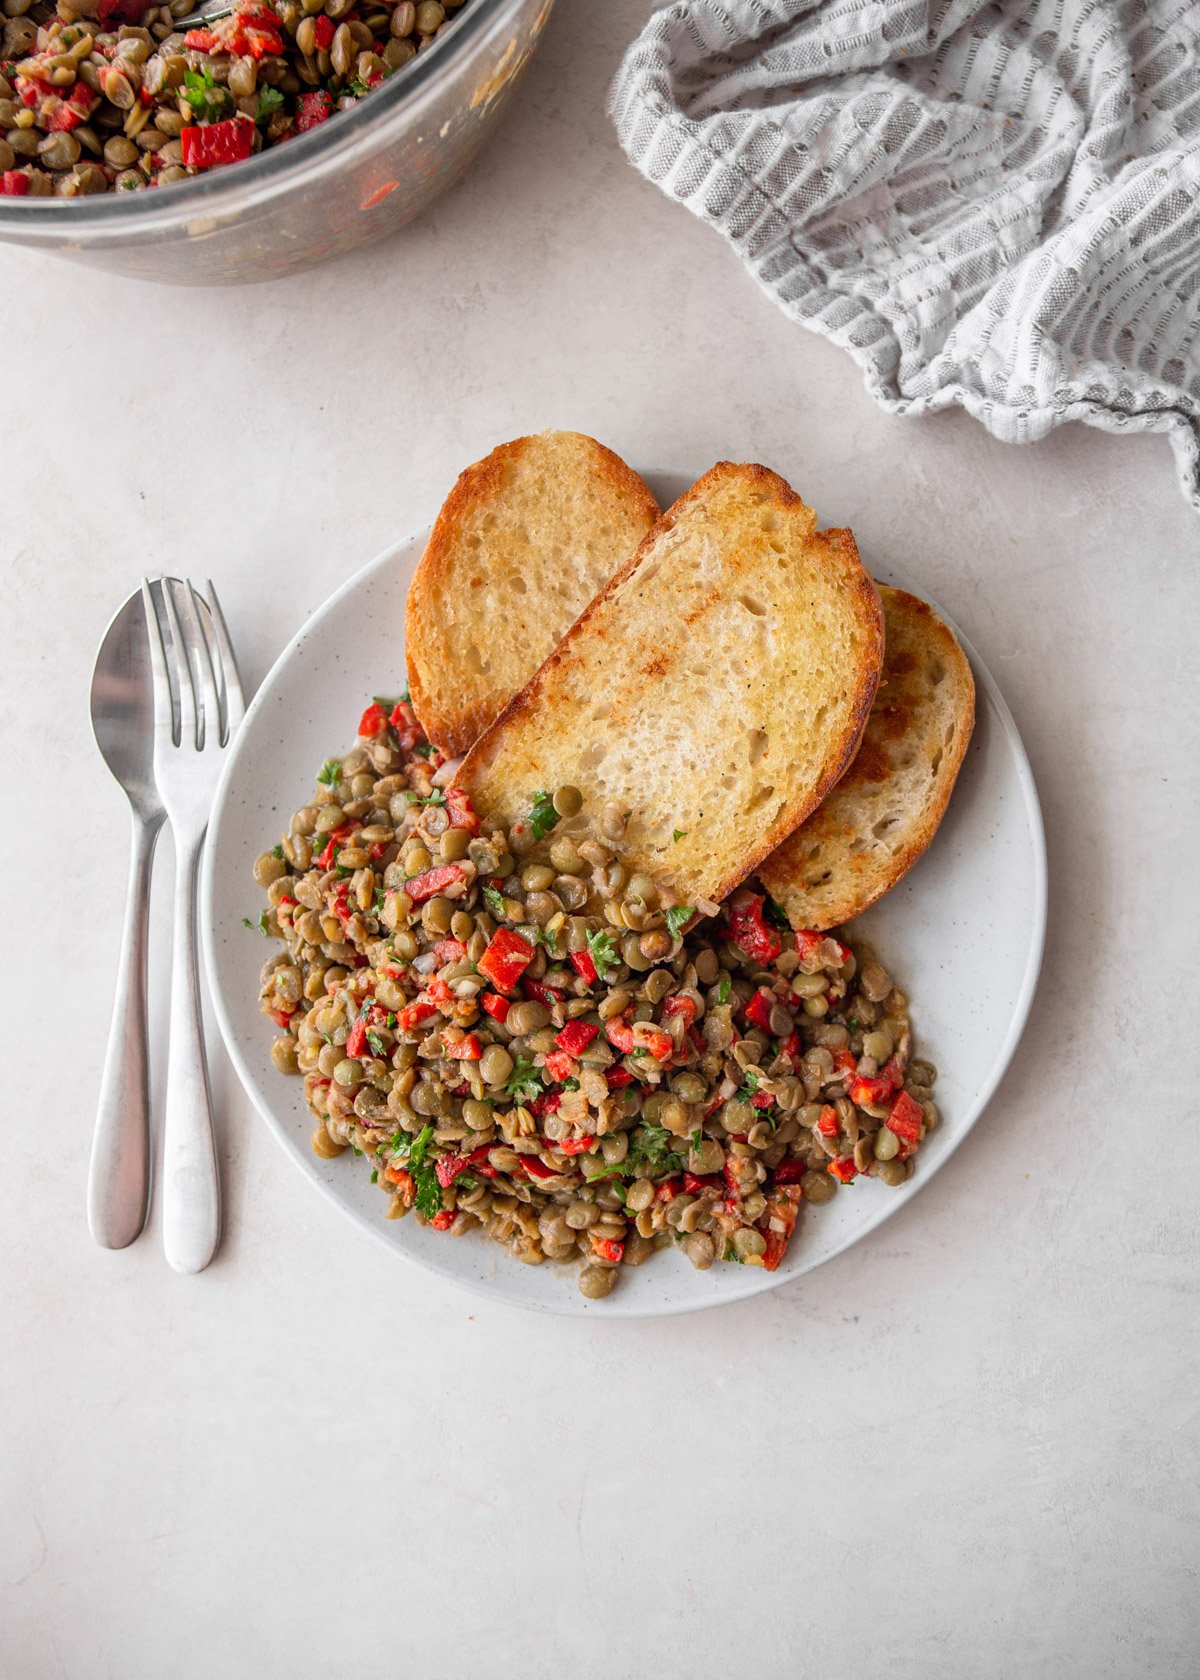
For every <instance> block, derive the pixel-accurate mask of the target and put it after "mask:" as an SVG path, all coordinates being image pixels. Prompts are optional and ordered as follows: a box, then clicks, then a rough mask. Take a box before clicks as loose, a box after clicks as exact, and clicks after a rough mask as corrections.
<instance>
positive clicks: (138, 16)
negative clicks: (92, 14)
mask: <svg viewBox="0 0 1200 1680" xmlns="http://www.w3.org/2000/svg"><path fill="white" fill-rule="evenodd" d="M145 15H146V0H100V4H99V5H98V6H97V8H96V17H97V18H98V20H99V22H100V25H101V27H105V26H107V25H108V24H110V23H117V24H121V23H127V24H129V25H131V26H132V27H133V28H136V27H137V26H138V25H139V24H140V23H141V21H142V19H143V17H145Z"/></svg>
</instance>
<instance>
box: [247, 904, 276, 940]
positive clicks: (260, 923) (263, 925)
mask: <svg viewBox="0 0 1200 1680" xmlns="http://www.w3.org/2000/svg"><path fill="white" fill-rule="evenodd" d="M242 926H243V927H248V928H249V929H250V931H251V933H253V932H254V930H255V929H256V928H257V930H258V931H259V933H265V934H266V936H267V938H268V939H270V937H271V930H270V928H269V927H268V926H267V912H266V911H265V910H262V911H260V912H259V916H258V920H257V921H255V922H252V921H251V920H250V918H249V916H243V917H242Z"/></svg>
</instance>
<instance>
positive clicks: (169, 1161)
mask: <svg viewBox="0 0 1200 1680" xmlns="http://www.w3.org/2000/svg"><path fill="white" fill-rule="evenodd" d="M206 587H207V591H208V600H207V602H206V603H204V602H203V601H202V600H201V598H200V597H199V596H198V595H197V592H196V589H195V587H194V585H193V584H192V583H190V582H180V580H179V579H178V578H158V579H156V580H154V581H151V580H150V579H144V580H143V582H142V600H143V602H144V604H145V610H146V628H147V630H148V631H149V635H150V668H151V672H152V675H153V679H154V778H155V781H156V782H157V784H158V791H159V794H160V795H161V797H162V802H163V805H164V806H165V807H166V812H167V818H168V821H169V822H170V824H171V828H172V831H173V833H174V835H175V928H174V948H173V951H172V957H171V1027H170V1046H169V1050H168V1055H167V1104H166V1124H165V1127H164V1132H163V1174H162V1182H163V1200H162V1215H163V1248H164V1250H165V1252H166V1256H167V1259H168V1260H169V1261H170V1263H171V1265H172V1266H174V1268H175V1270H176V1271H177V1272H201V1271H203V1270H204V1268H205V1266H207V1265H208V1263H209V1261H210V1260H211V1259H212V1257H213V1254H214V1253H215V1252H216V1247H217V1242H218V1240H219V1238H220V1234H221V1198H220V1184H219V1178H218V1174H217V1152H216V1143H215V1140H214V1137H213V1127H212V1106H211V1099H210V1096H209V1086H208V1062H207V1059H206V1057H205V1053H204V1021H203V1016H202V1014H201V1007H200V972H199V966H198V964H197V960H196V879H197V874H198V871H199V864H200V853H201V850H202V849H203V845H204V836H205V832H206V830H207V828H208V818H209V812H210V810H211V808H212V800H213V793H214V791H215V789H216V785H217V779H218V777H219V775H220V772H221V765H222V762H223V759H224V753H225V749H226V748H227V747H228V745H229V742H230V740H231V739H232V737H233V734H234V731H235V730H236V729H237V726H238V724H239V723H240V722H241V719H242V713H243V712H244V711H245V703H244V701H243V698H242V685H241V680H240V678H239V676H238V668H237V661H236V659H235V658H234V654H233V648H232V645H231V644H230V640H229V632H228V630H227V629H226V627H225V619H224V615H223V614H222V612H221V606H220V602H219V601H218V600H217V594H216V590H215V589H214V588H213V586H212V584H211V582H209V583H208V584H207V585H206ZM205 606H207V609H208V610H207V612H205V611H204V610H203V608H204V607H205ZM172 694H174V696H175V702H176V704H175V705H174V706H173V705H172ZM176 707H177V709H176ZM177 724H178V727H176V725H177Z"/></svg>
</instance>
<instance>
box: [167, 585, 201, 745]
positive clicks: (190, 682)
mask: <svg viewBox="0 0 1200 1680" xmlns="http://www.w3.org/2000/svg"><path fill="white" fill-rule="evenodd" d="M176 584H179V579H178V578H163V579H162V580H161V587H162V599H163V609H164V611H165V613H166V617H167V628H168V630H170V632H171V642H172V646H173V649H174V656H175V680H176V682H177V683H178V685H179V745H180V746H181V747H198V746H199V744H200V736H199V732H198V730H197V727H196V683H195V677H194V675H193V673H192V662H191V660H190V659H189V658H188V644H187V642H186V641H185V640H184V638H183V632H182V630H181V629H180V628H179V618H178V616H177V614H176V611H175V600H174V596H175V587H174V586H175V585H176ZM180 587H181V588H182V585H180ZM168 657H170V656H169V655H168Z"/></svg>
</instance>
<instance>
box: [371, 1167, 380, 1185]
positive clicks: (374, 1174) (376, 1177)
mask: <svg viewBox="0 0 1200 1680" xmlns="http://www.w3.org/2000/svg"><path fill="white" fill-rule="evenodd" d="M371 1183H372V1184H378V1183H379V1168H378V1167H376V1168H375V1169H374V1171H373V1172H372V1173H371Z"/></svg>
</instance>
